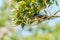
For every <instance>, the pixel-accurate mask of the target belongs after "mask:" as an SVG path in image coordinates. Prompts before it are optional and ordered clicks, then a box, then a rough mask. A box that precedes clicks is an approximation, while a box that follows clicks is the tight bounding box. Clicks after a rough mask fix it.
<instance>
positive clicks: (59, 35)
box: [0, 0, 60, 40]
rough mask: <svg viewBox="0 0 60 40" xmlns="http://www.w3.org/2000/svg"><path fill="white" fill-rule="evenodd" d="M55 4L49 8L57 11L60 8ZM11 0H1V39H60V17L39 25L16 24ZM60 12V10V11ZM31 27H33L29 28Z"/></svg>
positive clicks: (53, 11) (59, 1)
mask: <svg viewBox="0 0 60 40" xmlns="http://www.w3.org/2000/svg"><path fill="white" fill-rule="evenodd" d="M58 4H59V6H56V5H55V4H53V5H52V6H51V7H50V8H49V10H50V11H51V13H55V12H56V11H57V10H59V9H60V0H58ZM11 10H12V9H11V4H10V0H0V40H60V18H54V19H51V20H47V21H44V22H42V23H39V24H37V25H31V26H28V25H26V26H25V27H24V29H22V28H21V26H20V25H18V26H15V25H14V23H13V22H12V21H11V20H10V19H11V14H12V12H11ZM59 13H60V12H59ZM59 13H58V14H57V15H60V14H59ZM29 27H31V29H29Z"/></svg>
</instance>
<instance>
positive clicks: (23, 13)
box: [11, 0, 58, 27]
mask: <svg viewBox="0 0 60 40" xmlns="http://www.w3.org/2000/svg"><path fill="white" fill-rule="evenodd" d="M11 1H12V4H13V5H14V9H13V10H12V11H13V18H14V21H15V24H16V25H20V24H21V25H22V27H24V26H25V25H26V24H32V23H33V22H35V21H38V20H37V19H35V15H36V14H37V15H40V12H41V10H43V9H46V8H47V7H50V6H51V5H52V4H54V3H56V5H58V2H57V0H11ZM39 22H40V21H38V23H39Z"/></svg>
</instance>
